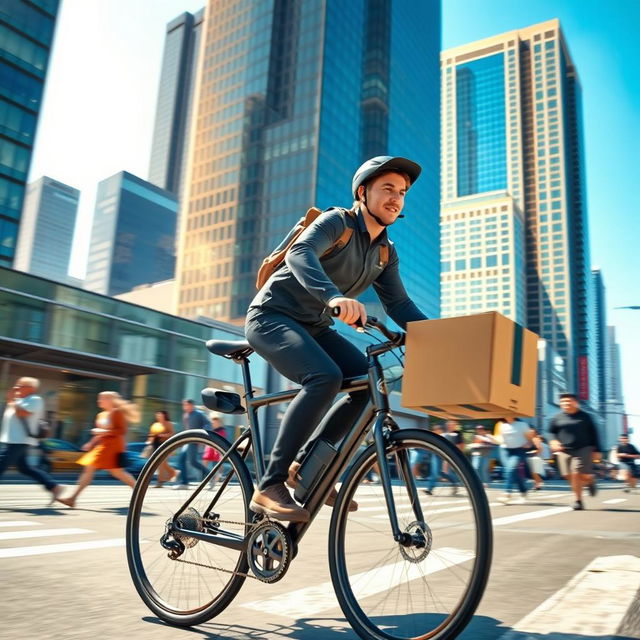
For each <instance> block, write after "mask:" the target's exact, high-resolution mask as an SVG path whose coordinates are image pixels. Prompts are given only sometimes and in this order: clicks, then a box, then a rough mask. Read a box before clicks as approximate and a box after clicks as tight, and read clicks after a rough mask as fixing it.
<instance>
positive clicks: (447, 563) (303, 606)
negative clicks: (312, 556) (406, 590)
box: [242, 547, 474, 618]
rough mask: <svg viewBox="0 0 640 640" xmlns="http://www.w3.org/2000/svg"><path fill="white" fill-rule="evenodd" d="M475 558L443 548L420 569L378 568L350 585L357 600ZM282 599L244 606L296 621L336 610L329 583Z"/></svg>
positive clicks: (400, 564)
mask: <svg viewBox="0 0 640 640" xmlns="http://www.w3.org/2000/svg"><path fill="white" fill-rule="evenodd" d="M473 556H474V554H473V553H471V552H470V551H466V550H464V549H453V548H450V547H443V548H442V549H438V553H437V555H430V556H429V557H428V558H427V560H426V561H425V562H424V563H422V564H421V565H419V566H418V565H415V564H409V565H408V566H407V563H406V562H404V561H403V562H398V563H393V564H389V565H386V566H384V567H377V568H375V569H372V570H371V571H365V572H363V573H360V574H357V575H355V576H351V578H350V580H349V582H350V583H351V584H352V585H357V588H358V599H364V598H367V597H369V596H372V595H375V594H376V593H381V592H383V591H388V590H391V589H393V588H394V587H396V586H397V585H398V584H399V583H400V581H402V580H406V581H409V580H416V579H418V578H423V577H424V576H425V575H428V574H431V573H436V572H437V571H441V570H442V569H448V568H449V567H452V566H454V565H457V564H462V563H463V562H466V561H467V560H469V558H472V557H473ZM286 596H287V597H286V598H285V597H284V596H283V595H277V596H273V597H271V598H267V599H265V600H256V601H254V602H248V603H245V604H243V605H242V606H243V607H246V608H247V609H253V610H257V611H265V612H268V613H277V614H278V615H280V616H285V617H287V618H297V617H298V616H300V612H302V611H304V614H305V616H313V615H317V614H319V613H321V612H322V611H326V610H327V609H333V608H334V607H336V606H337V604H338V603H337V602H336V596H335V591H334V587H333V583H332V582H323V583H322V584H319V585H316V586H312V587H306V588H303V589H297V590H296V591H292V592H290V593H288V594H286Z"/></svg>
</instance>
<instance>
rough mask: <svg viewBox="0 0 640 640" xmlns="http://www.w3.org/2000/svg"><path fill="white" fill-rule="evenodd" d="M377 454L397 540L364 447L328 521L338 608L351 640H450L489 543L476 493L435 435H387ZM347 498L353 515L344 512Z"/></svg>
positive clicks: (477, 589)
mask: <svg viewBox="0 0 640 640" xmlns="http://www.w3.org/2000/svg"><path fill="white" fill-rule="evenodd" d="M385 452H386V456H385V462H386V464H387V465H388V467H389V469H390V472H391V474H392V493H393V497H394V501H395V511H396V515H397V518H398V522H399V525H400V532H401V534H402V537H403V541H402V542H399V541H396V540H394V536H393V532H392V530H391V524H390V520H389V513H388V509H387V504H386V501H385V497H384V494H383V489H382V486H381V485H379V484H373V483H371V481H370V478H369V475H370V473H371V471H372V470H374V469H375V467H374V465H375V463H376V454H375V449H374V447H373V445H371V446H369V447H368V448H367V449H365V450H364V451H363V452H362V453H361V454H360V455H359V456H358V458H357V459H356V461H355V462H354V464H353V466H352V467H351V469H350V471H349V472H348V474H347V476H346V478H345V480H344V483H343V485H342V488H341V490H340V493H339V496H338V500H337V504H336V506H335V508H334V511H333V515H332V519H331V527H330V534H329V566H330V569H331V578H332V581H333V585H334V588H335V590H336V595H337V597H338V601H339V602H340V606H341V608H342V611H343V612H344V614H345V616H346V617H347V619H348V620H349V623H350V624H351V626H352V627H353V628H354V629H355V631H356V632H357V633H358V635H359V636H360V637H361V638H365V639H370V640H374V639H375V640H382V639H385V640H406V639H409V638H411V639H412V640H417V639H427V638H428V639H432V640H445V639H448V638H455V637H456V635H457V634H459V633H460V632H461V631H462V629H464V627H465V626H466V625H467V623H468V622H469V620H470V619H471V617H472V616H473V614H474V612H475V610H476V608H477V606H478V604H479V602H480V599H481V597H482V594H483V592H484V589H485V586H486V583H487V579H488V577H489V570H490V565H491V555H492V547H493V542H492V539H493V535H492V528H491V519H490V512H489V505H488V503H487V498H486V495H485V492H484V490H483V488H482V485H481V483H480V482H479V480H478V478H477V476H476V474H475V472H474V471H473V469H472V468H471V465H469V463H468V462H467V460H466V458H465V457H464V456H463V455H462V454H461V453H460V452H459V451H458V449H456V447H454V446H453V445H451V444H450V443H449V442H447V441H446V440H445V439H444V438H442V437H441V436H438V435H435V434H432V433H430V432H426V431H421V430H417V429H403V430H400V431H396V432H393V433H391V434H389V437H388V441H387V446H386V449H385ZM412 485H413V486H414V487H415V488H416V492H415V493H413V495H414V496H415V498H414V499H412V498H411V495H412V492H411V486H412ZM350 500H356V501H357V502H358V503H359V507H360V508H359V509H358V511H354V512H350V511H349V510H348V505H349V501H350Z"/></svg>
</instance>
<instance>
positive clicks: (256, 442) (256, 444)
mask: <svg viewBox="0 0 640 640" xmlns="http://www.w3.org/2000/svg"><path fill="white" fill-rule="evenodd" d="M240 364H241V365H242V379H243V380H244V390H245V396H244V397H245V405H246V407H247V419H248V420H249V427H250V428H251V439H252V442H253V459H254V460H255V463H256V483H259V482H260V480H262V478H263V477H264V473H265V466H264V452H263V451H262V437H261V435H260V425H259V423H258V411H257V409H256V408H255V407H254V406H253V404H252V403H251V402H250V400H253V385H252V383H251V371H250V369H249V358H248V357H244V358H242V361H241V363H240Z"/></svg>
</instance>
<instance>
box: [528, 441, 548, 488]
mask: <svg viewBox="0 0 640 640" xmlns="http://www.w3.org/2000/svg"><path fill="white" fill-rule="evenodd" d="M531 432H532V437H531V447H530V449H529V450H528V451H527V466H528V468H529V471H530V472H531V478H532V479H533V483H534V484H533V488H534V490H535V491H540V489H542V487H543V485H544V482H543V480H542V478H543V477H544V476H545V475H546V472H545V462H546V460H548V459H549V456H550V455H551V454H550V450H549V445H548V444H547V442H546V440H545V438H544V437H543V436H541V435H540V434H539V433H538V432H537V431H536V430H535V429H533V428H532V429H531Z"/></svg>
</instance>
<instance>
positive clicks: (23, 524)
mask: <svg viewBox="0 0 640 640" xmlns="http://www.w3.org/2000/svg"><path fill="white" fill-rule="evenodd" d="M39 526H40V523H39V522H31V520H13V521H11V520H10V521H8V522H0V527H39Z"/></svg>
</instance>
